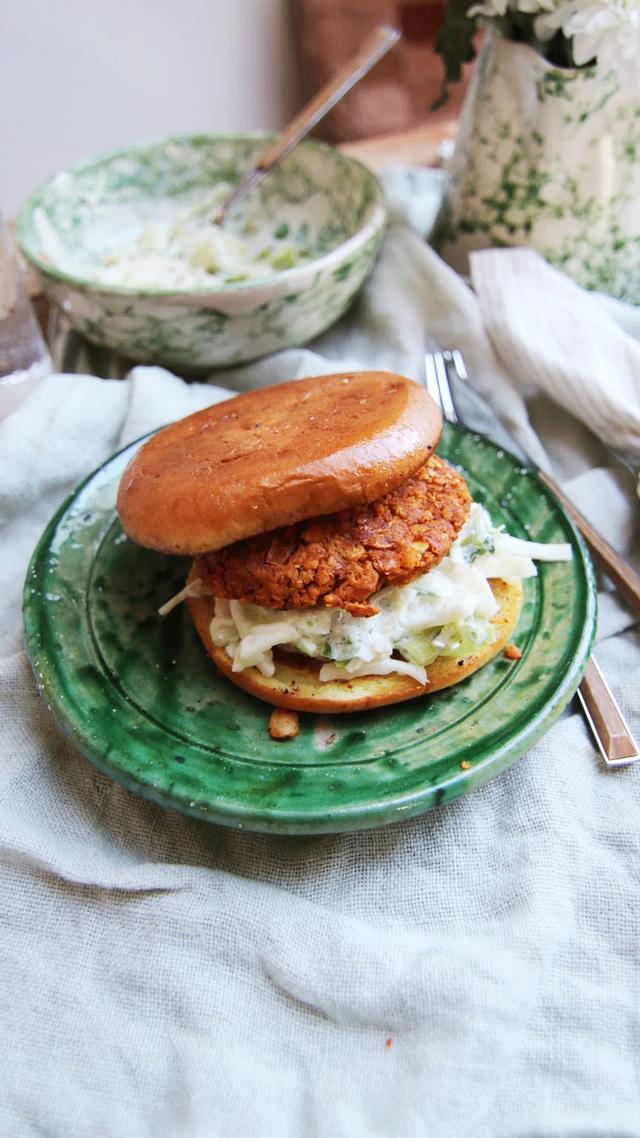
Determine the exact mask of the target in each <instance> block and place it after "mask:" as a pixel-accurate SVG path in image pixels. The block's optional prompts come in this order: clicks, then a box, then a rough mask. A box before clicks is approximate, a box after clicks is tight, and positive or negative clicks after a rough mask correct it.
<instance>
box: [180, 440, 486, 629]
mask: <svg viewBox="0 0 640 1138" xmlns="http://www.w3.org/2000/svg"><path fill="white" fill-rule="evenodd" d="M470 504H471V497H470V495H469V491H468V489H467V486H466V484H465V481H464V479H463V477H462V475H461V474H459V473H458V472H457V471H456V470H454V469H453V467H451V466H449V464H448V463H447V462H445V461H444V460H443V459H441V458H439V457H438V456H437V455H434V456H433V457H432V458H431V459H430V460H429V461H428V462H427V463H425V464H424V465H423V466H421V467H420V469H419V470H417V471H416V473H415V474H414V475H412V477H410V478H407V479H406V480H405V481H404V482H402V483H401V484H400V485H399V486H397V487H396V488H395V489H394V490H391V491H390V492H389V493H387V494H385V495H384V496H383V497H382V498H378V499H377V500H376V501H374V502H370V503H369V504H368V505H366V506H359V507H355V508H352V509H349V510H342V511H340V512H339V513H336V514H328V515H326V516H325V517H320V518H311V519H308V520H305V521H301V522H298V523H297V524H295V525H289V526H283V527H282V528H280V529H275V530H272V531H271V532H268V533H264V534H260V535H259V536H257V537H251V538H247V539H245V540H243V541H238V542H236V543H235V544H233V545H229V546H226V547H225V548H224V549H220V550H218V551H217V552H215V553H209V554H205V555H204V556H201V557H199V558H198V559H197V563H196V575H197V576H200V577H201V578H202V579H203V580H204V581H205V583H206V584H207V586H208V587H209V588H210V589H211V592H212V593H213V595H214V596H216V597H224V598H227V599H230V600H239V601H245V602H250V603H253V604H257V605H264V606H266V607H267V608H272V609H292V608H297V609H300V608H311V607H314V606H316V605H324V606H326V607H327V608H342V609H345V610H346V611H347V612H349V613H351V614H352V615H353V616H363V617H365V616H373V615H374V614H375V613H376V612H378V609H377V608H375V606H374V605H372V604H370V603H369V598H370V597H371V596H372V595H373V594H374V593H376V592H378V590H379V589H381V588H383V586H385V585H403V584H406V583H407V582H408V581H411V580H413V578H415V577H418V576H420V575H421V574H422V573H427V572H428V571H429V570H430V569H433V568H434V567H435V566H436V565H437V564H438V563H439V562H440V561H441V560H442V558H443V557H444V556H445V555H446V554H447V553H448V552H449V549H450V548H451V545H452V544H453V542H454V541H455V539H456V537H457V535H458V533H459V532H460V530H461V529H462V526H463V525H464V523H465V521H466V519H467V517H468V515H469V507H470Z"/></svg>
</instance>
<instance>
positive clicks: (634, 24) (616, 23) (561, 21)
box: [535, 0, 640, 85]
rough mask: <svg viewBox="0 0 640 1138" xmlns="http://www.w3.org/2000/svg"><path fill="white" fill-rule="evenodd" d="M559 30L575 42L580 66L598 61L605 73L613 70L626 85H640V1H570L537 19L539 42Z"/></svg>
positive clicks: (536, 28)
mask: <svg viewBox="0 0 640 1138" xmlns="http://www.w3.org/2000/svg"><path fill="white" fill-rule="evenodd" d="M558 30H561V31H562V32H563V34H564V35H565V36H566V37H567V39H569V40H571V41H572V50H573V58H574V62H575V64H576V66H577V67H582V66H583V64H585V63H589V61H590V60H592V59H595V60H596V61H597V65H598V70H599V71H600V72H601V73H602V74H607V72H609V71H612V70H613V71H615V72H617V74H618V76H619V78H620V81H621V82H622V83H624V84H625V85H627V84H628V85H634V84H635V85H640V65H639V64H640V3H639V0H568V2H567V3H560V4H559V5H558V7H557V8H556V9H555V11H552V12H549V13H544V14H543V15H540V16H538V17H537V19H536V21H535V33H536V35H537V36H538V38H539V39H541V40H548V39H551V38H552V37H553V36H554V35H555V34H556V32H557V31H558Z"/></svg>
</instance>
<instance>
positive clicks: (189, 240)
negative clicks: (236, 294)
mask: <svg viewBox="0 0 640 1138" xmlns="http://www.w3.org/2000/svg"><path fill="white" fill-rule="evenodd" d="M229 189H230V187H229V186H218V187H217V189H216V190H215V191H213V192H212V193H211V194H209V195H207V196H206V197H204V198H200V199H199V200H198V201H197V202H196V203H195V204H192V205H191V206H187V207H185V206H183V207H182V208H180V207H177V206H176V205H175V203H172V202H166V203H164V204H163V203H162V202H160V203H158V206H157V216H156V217H153V218H151V219H150V220H147V221H145V222H144V223H143V224H142V225H141V226H140V228H139V230H138V232H137V233H135V234H133V235H132V236H130V237H128V238H127V241H126V243H123V244H122V245H120V246H116V247H114V248H112V249H110V250H108V251H107V252H106V253H104V254H103V255H102V263H101V265H100V266H99V268H98V269H97V271H96V272H95V277H96V280H98V281H99V282H100V283H102V284H108V285H125V286H127V287H131V288H151V289H155V288H161V289H178V290H179V289H193V288H199V287H204V288H211V287H212V286H217V285H226V284H238V283H241V282H244V281H252V280H259V279H261V278H265V277H268V276H272V275H273V272H274V270H275V271H276V272H281V271H283V270H284V269H290V268H293V267H294V266H295V265H297V264H299V262H300V259H301V258H305V257H308V256H309V253H310V250H308V249H307V248H305V246H304V242H303V243H302V244H296V243H294V242H293V241H292V240H290V239H288V238H289V226H288V225H286V224H281V225H279V226H277V227H276V229H275V231H274V232H273V233H270V232H265V226H264V225H263V226H262V232H260V233H258V232H257V226H256V224H255V223H253V222H251V221H247V222H245V223H244V225H243V226H242V235H238V234H237V233H234V232H232V231H231V230H230V229H228V228H223V227H222V226H220V225H215V224H214V222H213V218H214V216H215V212H216V209H217V208H218V206H219V205H220V203H221V201H222V200H223V199H224V197H225V196H226V191H228V190H229Z"/></svg>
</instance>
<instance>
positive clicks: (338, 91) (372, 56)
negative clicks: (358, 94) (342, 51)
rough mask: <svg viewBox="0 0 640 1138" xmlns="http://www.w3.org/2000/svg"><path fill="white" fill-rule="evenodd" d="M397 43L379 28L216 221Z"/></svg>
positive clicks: (264, 156)
mask: <svg viewBox="0 0 640 1138" xmlns="http://www.w3.org/2000/svg"><path fill="white" fill-rule="evenodd" d="M399 39H400V32H399V31H398V29H397V28H393V27H391V26H390V25H388V24H380V26H379V27H377V28H376V29H375V31H373V32H372V33H371V35H370V36H368V38H367V39H366V40H365V42H364V44H363V45H362V47H361V48H360V51H358V52H357V54H356V55H355V56H352V57H351V59H349V60H348V61H347V63H345V65H344V67H341V68H340V70H339V71H338V72H337V73H336V74H335V75H334V76H333V77H332V78H331V79H330V80H329V82H328V83H325V85H324V87H321V88H320V90H319V91H318V92H317V93H316V94H315V95H314V96H313V98H312V99H311V100H310V101H309V102H308V103H307V104H306V105H305V106H304V107H303V108H302V110H301V111H300V112H299V113H298V114H297V115H296V117H295V118H294V119H292V121H291V122H290V123H289V125H288V126H286V127H285V128H284V130H283V131H282V133H281V134H279V135H278V137H277V138H276V139H275V141H274V142H270V143H269V145H268V146H267V147H266V149H265V150H263V151H262V153H261V154H259V155H258V157H257V159H256V162H255V166H254V168H253V169H252V170H251V171H250V172H249V173H248V174H247V175H246V177H244V178H243V179H242V181H240V182H238V185H237V186H235V188H234V189H233V190H232V192H231V193H230V194H229V196H228V198H227V199H226V201H224V202H223V203H222V205H221V206H220V208H219V210H218V212H217V213H216V216H215V220H216V222H217V223H220V222H221V221H222V219H223V217H224V215H225V214H226V213H227V212H228V210H229V209H230V208H231V206H233V205H235V204H236V202H238V201H239V200H240V198H242V197H244V195H245V194H246V193H248V191H249V190H250V189H253V187H254V186H257V185H258V184H259V183H260V182H261V181H262V179H263V178H264V177H266V175H267V174H268V172H269V170H271V169H272V168H273V166H275V165H276V163H277V162H281V161H282V159H283V158H286V156H287V154H289V153H290V152H291V151H292V150H293V148H294V146H297V145H298V143H299V142H301V141H302V139H303V138H305V137H306V135H307V134H309V131H311V130H313V128H314V126H316V125H317V124H318V123H319V122H320V120H321V119H323V118H324V116H325V115H326V114H328V113H329V111H330V110H332V108H333V107H335V105H336V103H338V102H339V101H340V99H342V98H343V96H344V95H346V94H347V92H348V91H350V90H351V88H352V87H354V86H355V84H356V83H358V82H359V80H360V79H362V77H363V76H364V75H366V74H367V72H368V71H370V70H371V68H372V67H373V66H374V64H376V63H377V62H378V60H379V59H382V56H383V55H385V54H386V52H388V51H389V49H390V48H392V47H393V45H394V44H395V43H397V42H398V40H399Z"/></svg>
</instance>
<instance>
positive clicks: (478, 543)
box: [117, 372, 571, 713]
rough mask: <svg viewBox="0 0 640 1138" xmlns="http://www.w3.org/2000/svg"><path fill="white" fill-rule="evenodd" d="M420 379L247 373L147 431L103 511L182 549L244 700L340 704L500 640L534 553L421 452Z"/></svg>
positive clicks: (539, 552) (561, 554) (432, 425)
mask: <svg viewBox="0 0 640 1138" xmlns="http://www.w3.org/2000/svg"><path fill="white" fill-rule="evenodd" d="M441 430H442V419H441V415H440V410H439V408H438V407H437V405H436V404H435V403H434V402H433V400H432V399H431V398H430V397H429V395H427V393H426V391H424V390H423V389H422V388H421V387H420V386H419V385H418V384H416V383H414V382H413V381H411V380H409V379H406V378H405V377H403V376H399V375H394V374H391V373H388V372H349V373H346V374H339V375H328V376H324V377H314V378H311V379H301V380H294V381H291V382H288V383H282V384H279V385H277V386H274V387H269V388H262V389H259V390H255V391H251V392H248V393H246V394H243V395H238V396H236V397H235V398H233V399H230V400H228V401H225V402H222V403H218V404H215V405H214V406H212V407H208V408H206V409H205V410H203V411H198V412H196V413H195V414H193V415H189V416H188V417H187V418H185V419H182V420H180V421H178V422H176V423H173V424H171V425H170V426H168V427H166V428H164V429H163V430H161V431H159V432H158V433H157V434H156V435H154V436H153V437H152V438H151V439H149V440H148V441H147V442H146V443H144V444H143V445H142V447H141V448H140V449H139V450H138V451H137V453H136V455H135V456H134V458H133V459H132V460H131V462H130V463H129V465H128V467H127V468H126V470H125V472H124V474H123V476H122V479H121V483H120V487H119V492H118V500H117V510H118V513H119V516H120V520H121V523H122V526H123V528H124V530H125V531H126V533H127V534H128V535H129V537H130V538H131V539H132V540H133V541H135V542H137V543H138V544H140V545H142V546H145V547H147V548H150V549H155V550H158V551H161V552H163V553H170V554H180V555H188V556H190V557H191V558H193V562H192V566H191V571H190V573H189V576H188V579H187V583H186V585H185V587H184V589H182V590H181V591H180V593H178V594H177V595H176V596H175V597H173V598H171V599H170V600H169V601H168V602H167V604H165V605H163V607H162V609H161V610H160V613H161V615H165V614H166V613H167V612H169V611H170V610H171V609H172V608H173V607H174V606H175V605H177V604H179V603H180V602H181V601H183V600H185V601H186V602H187V604H188V607H189V610H190V614H191V617H192V619H193V622H194V624H195V627H196V629H197V631H198V634H199V636H200V638H201V639H202V641H203V644H204V646H205V648H206V650H207V652H208V653H209V655H210V657H211V658H212V660H213V661H214V662H215V664H216V665H217V666H218V668H219V669H220V671H221V672H222V673H223V674H224V675H225V676H226V677H228V679H230V680H232V681H233V682H234V683H236V684H238V685H239V686H240V687H242V688H244V689H245V690H246V691H248V692H250V693H251V694H252V695H254V696H257V697H258V698H259V699H262V700H265V701H266V702H267V703H270V704H273V705H275V706H277V707H284V708H292V709H295V710H299V711H317V712H323V713H324V712H331V713H334V712H344V711H358V710H362V709H364V708H373V707H380V706H383V705H385V704H392V703H396V702H399V701H401V700H406V699H412V698H414V697H416V696H421V695H423V694H425V693H429V692H434V691H437V690H438V689H440V688H445V687H448V686H450V685H452V684H455V683H458V682H459V681H460V680H461V679H463V678H464V677H466V676H468V675H469V674H470V673H472V672H474V671H476V669H478V668H480V667H482V666H483V665H484V664H486V663H487V662H488V661H489V660H490V659H491V658H492V657H493V656H495V655H496V654H497V653H499V652H500V651H501V650H502V649H503V648H504V647H505V645H506V644H507V642H508V641H509V639H510V637H511V634H512V632H513V629H514V627H515V624H516V621H517V618H518V614H519V611H520V607H521V602H522V587H521V583H520V582H521V578H523V577H527V576H531V575H534V574H535V572H536V568H535V565H534V564H533V558H534V557H535V558H541V557H542V558H545V559H548V560H558V559H565V558H567V557H570V555H571V551H570V548H569V547H565V546H540V545H537V544H534V543H531V542H525V541H521V540H519V539H517V538H513V537H510V536H509V535H507V534H505V533H503V531H502V530H501V529H498V528H496V527H495V526H494V525H493V523H492V521H491V518H490V517H489V515H488V514H487V512H486V510H485V509H484V508H483V507H482V506H481V505H479V504H477V503H474V502H472V500H471V497H470V494H469V491H468V489H467V486H466V483H465V481H464V478H463V477H462V475H461V474H460V473H459V472H458V471H457V470H456V469H454V468H453V467H452V466H450V465H449V464H448V463H447V462H445V460H444V459H442V458H440V457H439V456H438V455H435V454H434V451H435V448H436V446H437V444H438V441H439V439H440V434H441Z"/></svg>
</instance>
